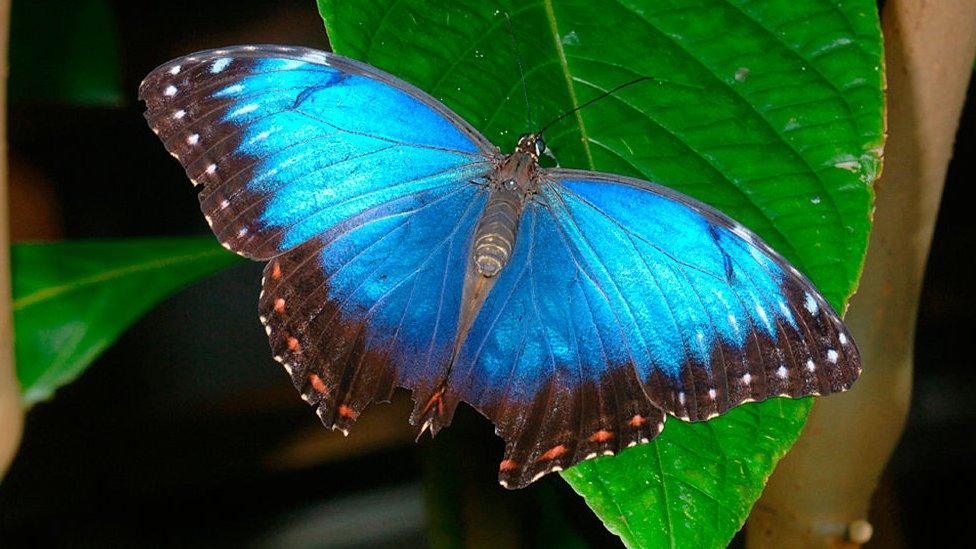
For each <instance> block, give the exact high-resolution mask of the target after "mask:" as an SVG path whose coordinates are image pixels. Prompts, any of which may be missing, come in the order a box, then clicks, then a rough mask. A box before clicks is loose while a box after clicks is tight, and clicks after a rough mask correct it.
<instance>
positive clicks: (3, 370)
mask: <svg viewBox="0 0 976 549" xmlns="http://www.w3.org/2000/svg"><path fill="white" fill-rule="evenodd" d="M9 30H10V0H0V478H3V475H4V473H6V471H7V466H8V465H9V464H10V460H11V459H12V458H13V456H14V452H15V451H16V450H17V446H18V445H19V444H20V434H21V430H22V428H23V421H24V412H23V409H22V408H21V405H20V390H19V388H18V386H17V377H16V372H15V371H14V349H13V335H14V334H13V332H14V330H13V327H14V323H13V315H12V314H11V310H10V235H9V230H10V226H9V220H8V215H7V212H8V210H7V38H8V37H9V35H10V34H9Z"/></svg>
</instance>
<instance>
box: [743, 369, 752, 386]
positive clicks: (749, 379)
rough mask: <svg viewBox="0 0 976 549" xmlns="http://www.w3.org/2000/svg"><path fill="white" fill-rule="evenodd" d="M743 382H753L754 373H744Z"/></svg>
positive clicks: (747, 383)
mask: <svg viewBox="0 0 976 549" xmlns="http://www.w3.org/2000/svg"><path fill="white" fill-rule="evenodd" d="M742 383H745V384H746V385H749V384H750V383H752V374H750V373H749V372H746V373H744V374H742Z"/></svg>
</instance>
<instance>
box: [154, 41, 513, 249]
mask: <svg viewBox="0 0 976 549" xmlns="http://www.w3.org/2000/svg"><path fill="white" fill-rule="evenodd" d="M140 97H141V98H142V99H143V100H144V101H145V102H146V106H147V110H146V119H147V120H148V122H149V125H150V127H151V128H152V129H153V131H154V132H156V133H157V134H158V136H159V138H160V139H161V140H162V141H163V143H164V145H165V146H166V148H167V149H168V150H169V152H170V153H171V154H172V155H173V156H175V157H176V158H177V159H178V160H179V161H180V162H181V163H182V164H183V166H184V167H185V168H186V173H187V175H188V176H189V178H190V180H191V181H193V182H195V183H196V184H198V185H202V190H201V191H200V196H199V198H200V205H201V209H202V210H203V213H204V215H205V216H206V219H207V220H208V222H209V223H210V225H211V228H212V229H213V231H214V233H215V234H216V235H217V238H218V239H219V240H220V242H221V243H222V244H224V246H225V247H227V248H229V249H231V250H233V251H235V252H237V253H240V254H242V255H244V256H247V257H251V258H254V259H262V260H265V259H270V258H272V257H274V256H276V255H278V254H280V253H282V252H284V251H287V250H289V249H291V248H294V247H296V246H298V245H299V244H301V243H303V242H305V241H307V240H308V239H310V238H311V237H313V236H314V235H316V234H318V233H320V232H322V231H324V230H326V229H327V228H329V227H331V226H333V225H335V224H336V223H338V222H339V221H341V220H343V219H346V218H349V217H352V216H354V215H357V214H359V213H361V212H363V211H365V210H367V209H369V208H372V207H376V206H378V205H381V204H383V203H385V202H387V201H390V200H393V199H395V198H397V197H400V196H403V195H407V194H410V193H418V192H424V191H426V190H429V189H433V188H437V187H440V186H444V185H447V186H452V185H458V184H465V183H466V182H467V181H469V180H471V179H474V178H477V177H480V176H481V175H484V174H485V173H486V172H487V170H488V167H489V163H488V159H490V158H491V157H493V156H495V155H497V154H498V152H497V150H496V149H495V148H494V146H493V145H491V144H490V143H489V142H488V141H487V140H485V139H484V137H482V136H481V135H480V134H479V133H478V132H477V131H476V130H474V129H473V128H471V127H470V126H469V125H468V124H467V123H466V122H464V121H463V120H461V119H460V118H459V117H458V116H457V115H455V114H454V113H452V112H451V111H450V110H448V109H447V108H446V107H444V106H443V105H442V104H441V103H440V102H438V101H436V100H435V99H433V98H432V97H430V96H429V95H427V94H426V93H424V92H422V91H420V90H418V89H417V88H415V87H413V86H411V85H410V84H407V83H406V82H403V81H401V80H398V79H396V78H394V77H392V76H390V75H388V74H386V73H383V72H380V71H379V70H377V69H375V68H373V67H370V66H368V65H364V64H361V63H358V62H356V61H353V60H350V59H346V58H343V57H340V56H336V55H333V54H330V53H325V52H320V51H316V50H312V49H307V48H295V47H288V46H236V47H231V48H225V49H218V50H209V51H203V52H199V53H195V54H192V55H188V56H186V57H182V58H179V59H176V60H173V61H171V62H169V63H166V64H165V65H162V66H160V67H158V68H157V69H155V70H154V71H153V72H152V73H150V75H149V76H147V77H146V79H145V80H144V81H143V83H142V85H141V86H140Z"/></svg>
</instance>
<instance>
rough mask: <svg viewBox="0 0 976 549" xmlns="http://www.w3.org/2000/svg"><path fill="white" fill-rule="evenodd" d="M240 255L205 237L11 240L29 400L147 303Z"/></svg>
mask: <svg viewBox="0 0 976 549" xmlns="http://www.w3.org/2000/svg"><path fill="white" fill-rule="evenodd" d="M239 260H240V258H239V257H237V256H235V255H233V254H230V253H228V252H226V251H225V250H223V249H222V248H220V247H219V246H217V245H216V243H215V242H214V240H213V238H210V237H189V238H154V239H129V240H96V241H69V242H58V243H50V244H16V245H14V246H13V247H12V248H11V264H12V271H13V297H14V303H13V307H14V332H15V344H16V355H17V377H18V379H19V380H20V386H21V391H22V393H23V399H24V402H25V403H26V404H28V405H30V404H33V403H35V402H37V401H39V400H43V399H45V398H48V397H50V396H51V394H53V392H54V390H55V389H57V388H58V387H60V386H62V385H64V384H66V383H69V382H70V381H72V380H74V379H75V378H76V377H78V375H80V374H81V372H83V371H84V369H85V368H86V367H87V366H88V365H89V364H91V362H92V361H93V360H95V358H96V357H97V356H98V355H99V354H100V353H101V352H102V351H104V350H105V349H106V348H107V347H108V346H109V345H111V344H112V342H113V341H115V339H116V338H118V337H119V335H121V334H122V332H123V331H125V329H126V328H127V327H129V325H131V324H132V323H133V322H135V321H136V320H138V319H139V317H141V316H142V315H143V314H144V313H146V312H147V311H148V310H149V309H150V308H152V306H153V305H155V304H156V303H158V302H159V301H161V300H162V299H163V298H165V297H166V296H167V295H169V294H171V293H173V292H174V291H176V290H178V289H180V288H182V287H183V286H184V285H186V284H188V283H189V282H191V281H193V280H195V279H197V278H200V277H202V276H204V275H207V274H210V273H213V272H215V271H217V270H219V269H222V268H224V267H227V266H228V265H231V264H233V263H235V262H237V261H239Z"/></svg>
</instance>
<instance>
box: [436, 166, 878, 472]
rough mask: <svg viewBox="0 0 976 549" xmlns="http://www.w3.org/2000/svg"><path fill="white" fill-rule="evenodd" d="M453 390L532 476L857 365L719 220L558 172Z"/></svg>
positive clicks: (670, 196)
mask: <svg viewBox="0 0 976 549" xmlns="http://www.w3.org/2000/svg"><path fill="white" fill-rule="evenodd" d="M548 178H549V181H548V182H547V183H545V184H543V187H542V191H541V193H540V195H539V196H538V197H537V198H536V200H534V201H532V202H530V203H529V204H528V205H527V206H526V211H525V214H524V218H523V220H522V225H521V228H520V232H519V236H518V241H517V244H516V249H515V251H514V253H513V257H512V260H511V262H510V263H509V265H508V266H507V267H506V269H505V270H504V271H503V272H502V273H501V274H500V275H499V280H498V282H497V284H496V286H495V288H494V289H493V291H492V293H491V294H490V295H489V297H488V299H487V300H486V302H485V304H484V308H483V309H482V312H481V314H480V316H479V317H478V319H477V321H476V322H475V323H474V325H473V326H472V329H471V333H470V334H469V336H468V339H467V341H466V342H465V343H464V345H463V346H462V347H461V350H460V353H459V356H458V359H457V362H456V364H455V366H454V370H453V371H452V373H451V381H450V384H449V387H450V389H451V391H454V392H456V394H457V397H456V398H459V399H460V400H463V401H467V402H470V403H472V404H473V405H474V406H475V407H476V408H478V409H479V410H480V411H481V412H482V413H484V414H485V415H487V416H488V417H489V418H491V419H492V420H493V421H495V423H496V424H497V425H498V429H499V434H500V435H501V436H503V437H504V438H505V439H506V441H507V446H506V457H505V461H503V463H502V467H501V471H500V478H501V480H502V481H503V482H504V483H505V484H506V485H508V486H510V487H517V486H524V485H525V484H528V483H529V482H531V481H532V480H534V479H535V478H537V477H538V476H539V475H540V474H543V473H545V472H548V471H550V470H559V469H562V468H565V467H568V466H571V465H573V464H575V463H577V462H579V461H580V460H581V459H585V458H587V457H592V456H593V455H594V454H596V455H600V454H602V453H604V452H606V453H609V452H615V451H618V450H620V449H622V448H625V447H627V446H631V445H633V444H637V443H641V442H646V441H647V440H649V439H651V438H653V437H654V436H656V435H657V433H658V432H659V430H660V426H661V425H662V424H663V421H664V417H665V416H664V413H665V412H666V413H668V414H671V415H675V416H677V417H680V418H682V419H685V420H692V421H697V420H704V419H708V418H711V417H714V416H715V415H718V414H721V413H723V412H725V411H727V410H729V409H730V408H732V407H733V406H736V405H738V404H741V403H743V402H749V401H761V400H765V399H766V398H769V397H771V396H790V397H800V396H806V395H815V394H827V393H831V392H835V391H840V390H844V389H846V388H848V387H849V386H850V384H851V383H852V382H853V381H854V378H856V377H857V374H858V372H859V371H860V369H859V362H858V361H859V359H858V355H857V349H856V348H855V347H854V344H853V342H852V341H851V339H850V335H849V334H848V333H847V331H846V328H845V327H844V326H843V324H842V323H841V321H840V319H839V318H838V316H837V314H836V313H835V312H834V311H833V310H832V309H831V308H830V306H829V305H828V304H827V303H826V301H825V300H824V299H823V298H822V297H821V296H820V295H819V293H818V292H817V291H816V289H815V287H814V286H813V285H812V284H811V283H810V281H809V280H808V279H807V278H806V277H804V276H803V275H802V274H800V273H799V272H798V271H796V270H795V269H794V268H792V267H791V266H789V264H788V263H787V262H786V261H785V260H783V259H782V258H781V257H780V256H779V255H778V254H777V253H776V252H775V251H773V250H772V249H771V248H769V247H768V246H767V245H766V244H764V243H763V242H762V241H761V240H760V239H759V238H758V237H757V236H756V235H755V234H753V233H752V232H751V231H749V230H748V229H745V228H744V227H742V226H741V225H739V224H738V223H736V222H735V221H733V220H731V219H729V218H728V217H727V216H725V215H723V214H721V213H720V212H718V211H717V210H714V209H713V208H710V207H708V206H705V205H703V204H701V203H698V202H696V201H693V200H691V199H690V198H688V197H685V196H683V195H680V194H678V193H675V192H673V191H670V190H668V189H665V188H663V187H659V186H656V185H652V184H650V183H646V182H643V181H638V180H633V179H627V178H621V177H616V176H610V175H603V174H595V173H592V172H577V171H572V170H553V171H551V172H550V174H549V177H548Z"/></svg>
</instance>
